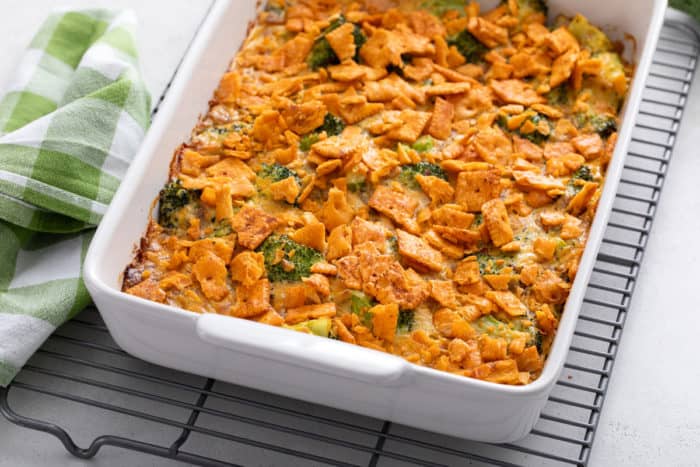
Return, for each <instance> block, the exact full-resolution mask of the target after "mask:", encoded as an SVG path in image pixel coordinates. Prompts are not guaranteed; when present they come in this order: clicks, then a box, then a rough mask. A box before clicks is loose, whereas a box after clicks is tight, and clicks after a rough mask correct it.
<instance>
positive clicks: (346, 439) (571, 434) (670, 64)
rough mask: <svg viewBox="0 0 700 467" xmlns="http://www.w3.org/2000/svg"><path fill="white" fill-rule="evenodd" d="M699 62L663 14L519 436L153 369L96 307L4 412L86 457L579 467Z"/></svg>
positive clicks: (40, 361) (8, 398)
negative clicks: (402, 421) (584, 272)
mask: <svg viewBox="0 0 700 467" xmlns="http://www.w3.org/2000/svg"><path fill="white" fill-rule="evenodd" d="M699 54H700V36H699V35H698V33H697V32H696V30H695V29H694V27H693V26H691V23H690V22H688V21H684V20H683V19H682V18H681V17H680V16H679V15H677V14H674V15H672V16H669V17H668V18H667V21H666V25H665V27H664V30H663V33H662V38H661V41H660V43H659V46H658V49H657V52H656V56H655V59H654V64H653V67H652V72H651V74H650V77H649V81H648V83H647V86H646V91H645V95H644V99H643V102H642V106H641V110H640V113H639V116H638V122H637V125H636V129H635V133H634V137H633V140H632V144H631V146H630V150H629V154H628V158H627V162H626V165H625V170H624V173H623V177H622V182H621V184H620V189H619V192H618V195H617V198H616V200H615V205H614V210H613V214H612V217H611V219H610V222H609V225H608V228H607V231H606V235H605V240H604V243H603V247H602V249H601V252H600V255H599V256H598V260H597V264H596V267H595V269H594V273H593V277H592V279H591V282H590V285H589V288H588V290H587V295H586V299H585V305H584V308H583V310H582V312H581V316H580V318H579V321H578V324H577V329H576V333H575V337H574V341H573V344H572V346H571V350H570V353H569V356H568V359H567V363H566V365H565V368H564V371H563V373H562V375H561V377H560V380H559V382H558V383H557V385H556V387H555V389H554V391H553V392H552V394H551V396H550V398H549V402H548V404H547V406H546V407H545V409H544V411H543V413H542V416H541V418H540V420H539V422H538V423H537V425H536V427H535V429H534V430H533V431H532V433H531V434H530V435H529V436H528V437H527V438H525V439H523V440H521V441H519V442H517V443H511V444H505V445H489V444H483V443H476V442H471V441H464V440H460V439H456V438H450V437H446V436H442V435H437V434H434V433H427V432H422V431H420V430H416V429H413V428H409V427H405V426H399V425H396V424H393V423H390V422H385V421H382V420H376V419H371V418H368V417H363V416H359V415H355V414H351V413H347V412H342V411H339V410H334V409H330V408H327V407H321V406H315V405H313V404H309V403H306V402H301V401H297V400H292V399H287V398H284V397H280V396H276V395H272V394H267V393H262V392H259V391H255V390H252V389H247V388H243V387H238V386H234V385H231V384H227V383H222V382H218V381H214V380H212V379H206V378H202V377H198V376H194V375H190V374H185V373H181V372H177V371H174V370H168V369H166V368H161V367H157V366H155V365H151V364H149V363H146V362H144V361H141V360H139V359H136V358H133V357H131V356H129V355H128V354H126V353H125V352H123V351H122V350H121V349H119V348H118V347H117V346H116V344H115V343H114V342H113V341H112V339H111V337H110V335H109V333H108V331H107V329H106V327H105V326H104V325H103V323H102V321H101V319H100V317H99V315H98V313H97V312H96V311H95V310H94V309H88V310H85V311H84V312H83V313H82V314H81V315H80V316H79V317H78V318H77V319H74V320H72V321H70V322H68V323H67V324H65V325H64V326H62V327H61V328H60V329H58V331H56V333H54V335H53V336H51V338H50V339H49V340H48V341H47V342H46V343H45V344H44V346H43V347H42V348H41V349H40V350H39V351H38V352H37V354H36V355H35V356H34V357H32V359H31V360H30V361H29V363H28V364H27V365H26V366H25V368H24V370H23V371H22V372H21V373H20V374H19V375H18V377H17V379H16V380H15V381H14V382H13V383H12V384H11V385H10V386H9V387H8V388H5V389H1V388H0V412H1V413H2V414H3V415H4V416H5V417H6V418H7V419H8V420H9V421H11V422H13V423H15V424H17V425H20V426H24V427H28V428H32V429H35V430H40V431H44V432H47V433H50V434H52V435H54V436H56V437H57V438H58V439H59V440H60V441H61V442H62V443H63V445H64V446H65V448H66V449H67V450H68V451H69V452H70V453H71V454H73V455H75V456H77V457H80V458H91V457H93V456H95V455H97V454H98V453H99V452H100V450H101V448H103V447H105V446H113V447H118V448H123V449H128V450H132V451H139V452H143V453H147V454H153V455H157V456H162V457H164V458H169V459H174V460H178V461H182V462H185V463H189V464H195V465H206V466H231V465H251V464H255V465H280V466H282V465H284V466H292V465H300V466H301V465H304V466H306V465H337V466H358V465H365V466H370V467H375V466H404V465H449V466H453V465H454V466H457V465H502V466H506V465H540V466H548V465H575V466H585V465H586V464H587V461H588V458H589V454H590V450H591V446H592V444H593V440H594V437H595V432H596V427H597V425H598V419H599V415H600V412H601V410H602V407H603V402H604V400H605V394H606V390H607V385H608V381H609V378H610V374H611V372H612V369H613V365H614V362H615V356H616V353H617V349H618V345H619V343H620V337H621V334H622V330H623V328H624V325H625V321H626V319H627V315H628V312H629V306H630V300H631V298H632V294H633V291H634V286H635V283H636V278H637V274H638V272H639V268H640V264H641V261H642V257H643V255H644V250H645V247H646V242H647V238H648V235H649V231H650V229H651V225H652V222H653V220H654V215H655V211H656V206H657V203H658V200H659V196H660V193H661V189H662V186H663V182H664V178H665V174H666V170H667V167H668V164H669V160H670V158H671V154H672V151H673V147H674V143H675V139H676V134H677V132H678V127H679V124H680V121H681V118H682V115H683V111H684V109H685V105H686V98H687V96H688V92H689V87H690V84H691V81H692V79H693V76H694V73H695V68H696V64H697V58H698V55H699ZM76 411H80V412H81V413H82V417H83V418H84V419H85V418H88V419H89V420H90V424H89V425H90V426H88V427H86V426H84V424H80V423H77V422H76V421H75V419H74V417H73V416H72V414H74V413H76ZM124 418H126V419H127V420H128V423H126V424H125V425H126V426H128V427H129V429H128V430H125V432H121V433H119V432H115V431H114V428H113V427H114V426H115V425H117V424H122V423H117V422H124ZM102 433H104V435H103V434H102ZM96 434H99V436H95V435H96ZM81 445H82V446H87V447H85V448H82V447H79V446H81Z"/></svg>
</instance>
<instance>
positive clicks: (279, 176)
mask: <svg viewBox="0 0 700 467" xmlns="http://www.w3.org/2000/svg"><path fill="white" fill-rule="evenodd" d="M258 177H261V178H264V179H266V180H268V181H269V182H271V183H275V182H280V181H282V180H284V179H285V178H289V177H294V178H295V179H296V181H297V183H299V184H300V185H301V179H300V178H299V175H297V173H296V172H294V171H293V170H292V169H290V168H289V167H285V166H283V165H282V164H278V163H277V162H275V163H274V164H263V165H262V168H261V169H260V172H258Z"/></svg>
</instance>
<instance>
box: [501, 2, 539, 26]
mask: <svg viewBox="0 0 700 467" xmlns="http://www.w3.org/2000/svg"><path fill="white" fill-rule="evenodd" d="M503 3H506V2H503ZM516 3H517V4H518V19H519V20H520V21H522V20H524V19H527V18H528V17H529V16H531V15H534V14H539V13H541V14H543V15H544V17H545V18H546V17H547V3H546V2H545V1H544V0H516Z"/></svg>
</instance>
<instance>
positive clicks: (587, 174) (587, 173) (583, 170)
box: [571, 165, 593, 182]
mask: <svg viewBox="0 0 700 467" xmlns="http://www.w3.org/2000/svg"><path fill="white" fill-rule="evenodd" d="M571 178H572V179H575V180H585V181H587V182H590V181H592V180H593V174H592V173H591V169H590V167H588V166H587V165H582V166H581V167H579V169H578V170H577V171H576V172H574V174H573V175H572V176H571Z"/></svg>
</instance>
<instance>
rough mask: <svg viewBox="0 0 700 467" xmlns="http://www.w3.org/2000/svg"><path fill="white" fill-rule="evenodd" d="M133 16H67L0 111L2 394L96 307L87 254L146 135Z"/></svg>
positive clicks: (31, 58) (145, 99)
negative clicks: (69, 325) (62, 330)
mask: <svg viewBox="0 0 700 467" xmlns="http://www.w3.org/2000/svg"><path fill="white" fill-rule="evenodd" d="M135 23H136V21H135V18H134V15H133V14H132V13H131V12H111V11H105V10H85V11H61V12H56V13H53V14H51V15H50V16H49V17H48V19H47V20H46V22H45V23H44V25H43V26H42V27H41V29H40V30H39V32H38V33H37V34H36V36H35V37H34V39H33V40H32V42H31V44H30V46H29V49H28V50H27V52H26V54H25V56H24V57H23V59H22V62H21V63H20V64H19V66H18V68H17V71H16V76H14V79H13V80H11V81H10V83H9V87H8V89H7V94H6V95H5V96H4V98H3V99H2V101H0V259H1V260H0V385H2V386H6V385H7V384H9V382H10V381H11V380H12V379H13V378H14V376H15V375H16V374H17V372H18V371H19V369H20V368H21V367H22V366H23V365H24V364H25V362H26V361H27V359H28V358H29V357H30V356H31V355H32V354H33V353H34V352H35V351H36V349H37V348H38V347H39V346H40V345H41V344H42V343H43V342H44V340H45V339H46V338H47V337H48V336H49V335H50V334H51V333H52V332H53V331H54V329H56V327H58V326H60V325H61V324H62V323H63V322H65V321H66V320H67V319H69V318H71V317H72V316H74V315H75V314H76V313H77V312H79V311H80V310H82V309H83V308H84V307H85V306H87V305H88V304H89V303H90V296H89V295H88V292H87V290H86V289H85V286H84V285H83V281H82V279H81V276H82V264H83V258H84V256H85V252H86V250H87V247H88V244H89V243H90V239H91V238H92V234H93V232H94V227H95V225H96V224H97V223H98V222H99V221H100V219H101V217H102V215H103V214H104V212H105V210H106V208H107V205H108V204H109V201H110V199H111V198H112V195H114V192H115V191H116V189H117V187H118V186H119V181H120V179H121V178H122V177H123V176H124V173H125V172H126V169H127V167H128V166H129V162H130V161H131V158H132V157H133V155H134V153H135V152H136V150H137V148H138V147H139V144H140V143H141V140H142V139H143V136H144V133H145V131H146V129H147V128H148V125H149V118H150V117H149V116H150V96H149V94H148V91H147V90H146V88H145V86H144V84H143V82H142V80H141V78H140V75H139V71H138V59H137V53H136V47H135V44H134V27H135Z"/></svg>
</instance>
